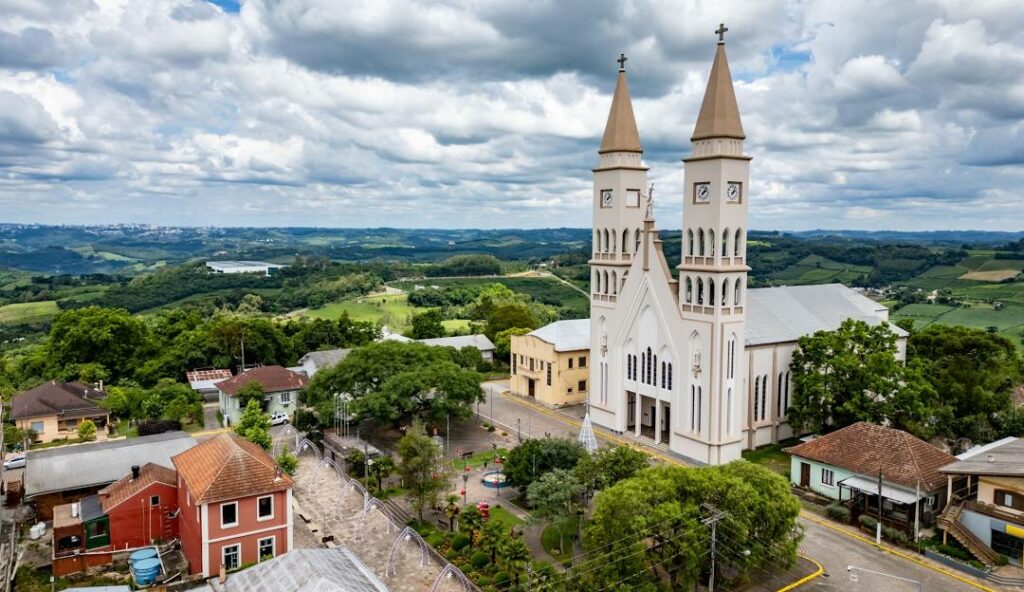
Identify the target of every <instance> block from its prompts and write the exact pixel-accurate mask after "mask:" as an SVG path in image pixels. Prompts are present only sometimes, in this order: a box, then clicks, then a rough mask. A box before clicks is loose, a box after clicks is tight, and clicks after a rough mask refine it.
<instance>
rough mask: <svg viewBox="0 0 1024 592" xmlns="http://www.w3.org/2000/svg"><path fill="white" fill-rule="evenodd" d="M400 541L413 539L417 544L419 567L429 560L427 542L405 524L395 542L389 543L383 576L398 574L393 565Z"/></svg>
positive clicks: (424, 565) (425, 564)
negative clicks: (389, 549)
mask: <svg viewBox="0 0 1024 592" xmlns="http://www.w3.org/2000/svg"><path fill="white" fill-rule="evenodd" d="M402 541H413V542H415V543H416V544H417V545H419V547H420V567H426V566H427V563H429V562H430V551H429V550H428V547H427V542H426V541H424V540H423V537H421V536H420V533H418V532H416V531H415V530H413V528H412V527H411V526H406V527H405V529H403V530H402V532H400V533H398V538H396V539H395V542H394V543H391V552H390V553H388V564H387V566H386V567H385V568H384V576H385V577H391V576H397V575H398V569H397V566H396V565H395V554H396V553H397V552H398V547H399V545H401V544H402Z"/></svg>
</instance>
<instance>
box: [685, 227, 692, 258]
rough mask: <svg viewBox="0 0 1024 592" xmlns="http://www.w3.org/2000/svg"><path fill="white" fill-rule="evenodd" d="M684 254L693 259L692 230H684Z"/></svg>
mask: <svg viewBox="0 0 1024 592" xmlns="http://www.w3.org/2000/svg"><path fill="white" fill-rule="evenodd" d="M686 254H687V255H689V256H691V257H693V229H692V228H688V229H686Z"/></svg>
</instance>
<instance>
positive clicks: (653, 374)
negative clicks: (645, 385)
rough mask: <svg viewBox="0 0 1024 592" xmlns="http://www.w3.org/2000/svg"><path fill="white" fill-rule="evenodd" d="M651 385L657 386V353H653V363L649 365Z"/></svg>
mask: <svg viewBox="0 0 1024 592" xmlns="http://www.w3.org/2000/svg"><path fill="white" fill-rule="evenodd" d="M651 386H658V354H654V365H653V366H652V367H651Z"/></svg>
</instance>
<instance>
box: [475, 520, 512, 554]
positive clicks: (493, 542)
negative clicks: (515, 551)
mask: <svg viewBox="0 0 1024 592" xmlns="http://www.w3.org/2000/svg"><path fill="white" fill-rule="evenodd" d="M508 536H509V533H508V531H506V530H505V527H503V526H502V525H501V523H500V522H498V521H497V520H494V519H493V518H492V519H488V520H487V521H485V522H484V524H483V526H482V527H481V530H480V549H481V550H482V551H483V552H484V553H487V554H488V555H490V556H491V563H497V562H498V553H499V552H501V550H502V547H503V546H504V545H505V540H506V539H507V538H508Z"/></svg>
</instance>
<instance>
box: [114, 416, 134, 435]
mask: <svg viewBox="0 0 1024 592" xmlns="http://www.w3.org/2000/svg"><path fill="white" fill-rule="evenodd" d="M117 435H118V436H124V437H125V438H135V437H137V436H138V435H139V428H138V427H136V426H131V427H128V420H127V419H122V420H121V421H120V422H118V424H117Z"/></svg>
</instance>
